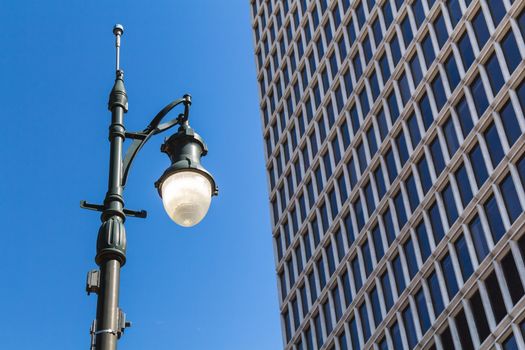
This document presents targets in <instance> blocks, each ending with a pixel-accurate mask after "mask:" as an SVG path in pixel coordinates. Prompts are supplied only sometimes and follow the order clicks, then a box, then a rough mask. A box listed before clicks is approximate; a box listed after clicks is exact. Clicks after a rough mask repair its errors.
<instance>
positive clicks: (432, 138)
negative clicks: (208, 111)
mask: <svg viewBox="0 0 525 350" xmlns="http://www.w3.org/2000/svg"><path fill="white" fill-rule="evenodd" d="M469 3H470V2H469V1H442V2H440V1H436V2H435V3H434V1H423V0H419V1H418V0H416V1H412V2H406V3H404V2H402V1H383V2H379V1H378V2H377V3H375V2H374V1H364V0H363V1H352V2H350V1H346V0H341V1H330V2H329V3H328V2H325V1H323V0H321V1H308V2H307V1H290V2H289V1H286V0H285V1H282V2H281V1H268V2H266V1H264V2H263V1H260V2H254V3H253V4H252V9H253V10H252V11H258V12H257V16H254V22H253V23H254V33H255V41H256V57H257V66H258V69H259V70H258V71H259V75H258V77H259V80H260V81H262V82H263V84H262V85H260V92H261V100H262V101H263V102H262V103H261V109H262V120H263V125H264V135H265V139H266V144H267V149H266V151H267V167H268V170H269V182H270V191H271V193H270V198H271V203H272V215H273V220H274V239H275V249H276V258H277V260H278V261H277V272H278V275H279V276H280V279H279V281H280V282H279V284H280V291H281V313H282V315H283V332H284V339H285V342H286V348H290V349H292V348H296V349H303V348H305V349H313V348H314V347H312V346H315V345H317V347H318V348H321V346H322V345H323V344H325V345H324V348H327V349H328V348H330V349H332V348H334V349H335V348H337V349H346V348H356V347H357V348H361V346H363V347H366V348H370V347H372V346H373V344H374V343H377V344H378V346H383V345H382V344H386V345H384V346H387V347H388V348H394V347H395V344H398V342H400V343H399V344H403V345H402V346H404V347H405V348H412V347H413V346H415V344H416V343H419V344H420V345H423V346H424V348H435V347H436V346H437V348H440V347H442V348H446V346H445V344H448V343H447V341H449V340H450V339H451V340H450V341H452V342H453V343H454V344H455V346H456V348H460V347H461V348H469V347H470V346H471V343H472V346H475V347H476V348H478V347H479V346H480V345H481V343H482V341H481V340H482V339H481V338H480V337H478V338H476V336H472V338H471V339H469V338H468V337H469V334H468V329H476V327H477V326H479V325H478V324H477V323H475V322H477V319H475V318H474V316H473V314H472V307H470V306H469V305H470V304H468V302H465V301H462V298H464V297H466V296H467V295H465V293H466V291H470V290H472V288H473V287H472V285H473V284H474V285H475V284H476V283H477V284H478V285H479V294H480V295H481V299H480V300H482V303H483V305H484V306H485V311H487V310H486V309H487V304H488V305H489V306H488V307H490V305H492V304H490V302H491V300H492V299H490V298H491V296H490V293H488V292H487V290H492V289H490V288H489V287H487V286H488V285H490V286H493V285H494V283H493V282H494V281H495V280H496V281H498V283H499V285H500V287H501V286H502V285H503V287H502V288H501V289H502V291H503V294H502V293H501V291H500V292H498V293H495V294H494V295H495V296H493V297H492V298H498V295H501V298H502V300H503V301H505V302H504V305H505V307H506V308H507V310H506V311H505V313H507V311H510V310H512V307H513V306H515V303H513V301H512V300H510V301H509V299H512V296H510V297H509V295H515V298H518V296H519V295H520V292H519V288H518V287H519V285H517V286H516V287H515V288H516V290H517V291H516V290H514V289H511V288H512V287H509V286H508V283H507V285H506V284H505V283H506V282H502V281H505V277H504V276H503V275H502V274H504V273H502V272H501V271H502V267H501V266H502V265H503V260H504V261H505V264H506V265H508V266H511V267H512V266H513V265H512V264H517V266H523V261H522V260H520V259H521V258H520V257H518V258H517V256H519V255H516V253H514V255H513V256H514V258H515V259H513V260H509V259H507V258H502V262H501V263H499V262H494V261H493V257H494V256H498V257H500V258H501V257H502V255H501V254H503V253H498V254H500V255H498V254H496V253H495V252H497V251H498V250H501V249H506V248H507V249H508V245H511V246H512V247H514V248H513V249H518V248H515V245H516V244H515V242H514V241H509V238H510V236H512V235H514V238H515V237H517V233H516V232H519V227H520V225H521V221H522V220H523V218H522V217H521V216H520V214H521V212H522V209H521V208H524V207H525V200H524V198H525V196H524V192H523V187H522V183H521V182H520V180H519V178H520V175H519V165H518V163H519V161H518V158H519V156H520V155H519V154H518V153H519V150H520V149H522V148H523V140H522V139H523V138H522V137H521V135H522V133H523V130H524V126H525V123H524V118H523V111H522V106H523V105H524V99H525V93H522V92H521V91H522V90H525V88H523V86H522V85H519V84H518V85H517V84H515V83H513V84H512V85H513V86H511V87H510V89H509V87H508V84H507V85H505V86H503V84H504V83H505V82H509V81H510V82H515V81H519V79H521V75H523V74H521V73H520V72H523V64H522V63H521V61H522V57H523V56H524V52H525V50H524V47H525V45H524V41H523V37H522V35H521V34H522V33H523V32H524V29H523V24H522V22H523V20H522V19H521V18H522V17H524V16H522V14H521V8H520V7H523V6H522V5H520V4H514V5H513V4H511V2H510V1H509V2H507V1H503V2H502V4H501V6H504V7H503V8H504V9H505V10H504V12H508V14H509V15H508V16H507V17H502V16H501V14H498V13H497V9H496V10H495V9H493V8H492V5H491V3H490V2H485V1H480V2H472V3H470V4H469ZM388 8H390V10H388ZM457 11H459V14H458V13H457ZM254 13H255V12H254ZM365 13H366V15H365ZM389 13H390V15H389ZM281 16H282V17H281ZM390 17H391V18H392V19H389V18H390ZM479 18H481V20H480V19H479ZM389 22H390V24H389V25H387V24H388V23H389ZM268 23H269V24H268ZM279 23H280V24H279ZM378 23H379V25H378ZM267 24H268V25H267ZM275 26H278V27H279V28H278V32H277V33H275ZM290 28H293V30H292V29H290ZM312 28H313V29H314V30H311V29H312ZM356 28H359V29H356ZM261 29H262V30H261ZM272 31H273V34H272ZM292 31H293V34H291V32H292ZM446 32H448V33H449V34H446V35H445V36H444V37H440V36H442V35H443V33H446ZM509 33H510V34H509ZM381 36H382V38H381ZM465 36H466V37H467V38H468V43H469V45H470V50H471V51H472V52H473V55H474V56H473V57H475V62H474V61H469V57H468V54H465V52H466V51H465V48H464V45H463V42H464V40H462V39H463V38H464V37H465ZM509 36H510V37H511V39H507V38H508V37H509ZM261 38H262V40H261ZM281 40H282V41H281ZM303 40H304V42H303ZM267 41H272V44H271V46H270V45H269V44H267ZM378 41H380V42H379V43H378ZM393 41H395V42H396V43H397V44H396V45H392V42H393ZM428 41H430V45H427V44H426V43H427V42H428ZM282 42H286V43H285V44H284V45H283V44H280V43H282ZM341 42H342V44H341ZM350 42H352V45H347V44H348V43H350ZM405 42H406V44H405ZM303 44H305V45H303ZM429 49H430V51H431V53H429V52H430V51H429ZM372 50H373V52H374V53H373V54H372ZM397 51H399V52H400V53H399V55H398V54H396V52H397ZM262 52H263V53H264V54H266V57H265V58H264V59H262V58H259V57H260V55H263V56H264V54H261V53H262ZM279 52H280V53H281V56H280V57H281V62H280V63H279V62H278V61H279V58H277V59H275V57H276V56H277V55H279ZM401 53H402V55H401ZM296 54H298V55H297V56H295V55H296ZM292 57H293V58H292ZM297 57H299V63H298V64H297V62H296V60H295V58H297ZM385 57H386V60H385V59H384V58H385ZM428 57H430V58H428ZM516 57H517V58H516ZM396 58H397V59H396ZM395 61H399V63H397V64H394V62H395ZM363 62H364V63H363ZM382 62H386V65H384V64H382ZM338 63H339V67H340V68H339V69H338V70H337V71H335V69H336V68H337V66H338ZM290 68H291V70H290ZM274 72H275V75H274V77H273V78H272V77H271V75H272V73H274ZM290 72H291V73H292V74H291V78H290V75H289V73H290ZM390 72H392V73H391V74H389V73H390ZM261 78H262V79H261ZM267 81H270V83H269V84H268V85H266V82H267ZM283 82H284V87H285V89H284V92H283V89H282V85H281V84H282V83H283ZM379 86H380V88H379ZM342 90H344V91H343V92H341V91H342ZM379 91H381V92H379ZM312 106H314V107H313V108H312ZM509 106H510V107H509ZM429 113H430V116H431V117H430V118H431V120H430V121H429V120H428V115H429ZM465 116H466V117H465ZM509 116H510V117H509ZM505 124H507V125H505ZM516 130H518V132H517V134H516ZM520 130H521V131H520ZM513 131H514V134H513ZM512 135H514V136H512ZM288 147H291V151H290V149H289V148H288ZM505 155H506V156H505ZM503 156H505V159H504V160H503V161H501V159H502V158H503ZM509 159H510V160H509ZM479 160H481V161H482V163H481V166H482V167H485V170H484V171H485V172H486V173H487V174H491V176H490V177H487V176H485V177H483V176H482V175H480V174H482V173H483V171H482V170H480V169H479V168H478V167H479V164H480V162H479ZM498 164H499V165H498ZM509 168H510V170H509ZM378 173H379V175H378ZM480 176H481V178H480ZM509 179H510V180H509ZM381 182H383V183H381ZM427 183H429V185H427ZM465 184H466V186H465ZM469 187H470V188H469ZM381 188H383V190H381ZM462 189H463V190H462ZM512 191H514V192H512ZM510 193H514V195H510ZM516 193H517V195H516ZM312 197H313V198H312ZM306 198H307V199H306ZM509 203H514V205H516V203H517V207H518V208H519V210H518V211H515V212H508V210H506V208H509ZM491 213H501V217H502V219H501V220H499V222H492V221H493V220H491V217H492V216H491V215H490V214H491ZM496 221H497V220H496ZM478 222H479V223H478ZM473 223H474V224H475V225H474V224H473ZM392 232H393V233H392ZM421 232H422V233H421ZM427 232H428V234H427ZM479 232H481V233H479ZM479 235H481V236H479ZM424 237H426V238H427V240H428V242H426V241H424V239H423V238H424ZM479 237H484V239H485V240H486V241H487V242H485V245H486V247H485V245H483V244H481V243H480V242H478V241H479ZM503 238H505V239H503ZM498 242H499V243H498ZM509 242H510V243H509ZM507 243H508V244H507ZM513 244H514V246H513ZM478 245H479V247H478ZM424 247H427V248H424ZM484 247H485V248H484ZM430 249H431V250H432V256H431V257H429V256H428V255H429V251H430ZM485 250H489V251H491V252H492V255H491V258H490V259H485V260H483V259H484V258H485V257H486V254H487V253H486V252H485ZM465 252H466V253H467V254H465ZM483 254H484V255H483ZM464 256H467V259H468V260H467V261H462V260H460V259H462V258H463V257H464ZM507 256H508V254H507ZM496 260H497V259H496ZM507 260H508V261H511V262H506V261H507ZM469 264H470V265H472V266H471V267H470V268H469V267H468V266H469ZM491 266H492V271H493V272H491V273H489V275H490V276H488V277H487V282H486V283H485V282H484V281H483V276H485V275H486V274H487V273H486V271H487V270H489V269H490V267H491ZM522 270H523V269H522ZM481 271H485V272H483V274H484V275H483V276H481ZM494 271H495V272H494ZM473 275H475V276H477V277H476V278H477V279H478V280H479V282H476V279H473V278H470V279H469V277H471V276H473ZM493 275H494V276H496V277H494V276H493ZM385 276H386V277H385ZM433 276H436V277H433ZM502 276H503V277H502ZM430 277H432V278H433V279H430ZM485 277H486V276H485ZM521 278H523V276H521ZM429 281H430V282H429ZM431 283H437V284H436V285H437V286H438V287H439V288H438V290H439V291H440V292H438V294H437V296H434V295H431V292H430V290H431V289H432V288H431ZM469 285H470V287H469V288H467V287H468V286H469ZM506 288H509V289H506ZM522 289H523V286H521V290H522ZM511 290H514V291H513V292H511ZM421 291H423V292H421ZM476 293H478V292H476ZM388 294H390V296H389V295H388ZM471 294H472V293H471ZM416 295H417V296H418V300H419V301H418V300H416ZM457 295H461V298H459V297H456V298H454V297H455V296H457ZM476 295H477V294H476ZM434 298H437V299H436V300H434ZM389 299H391V300H392V301H391V302H389V301H388V300H389ZM438 299H441V300H438ZM474 299H475V300H478V299H476V298H474ZM297 300H300V301H301V304H302V309H301V308H297V307H296V306H294V305H295V304H294V303H297V302H298V301H297ZM375 300H379V301H380V302H379V307H378V303H377V302H375ZM421 300H426V301H427V304H428V303H430V302H432V304H433V307H432V308H431V309H432V310H426V311H422V310H421V309H424V308H423V307H422V306H420V305H426V304H425V303H423V302H421ZM487 300H488V301H487ZM461 303H463V304H464V307H463V308H461ZM390 304H392V305H390ZM458 305H460V306H458ZM296 309H297V310H299V309H301V311H302V312H301V314H300V315H298V314H299V312H296V311H295V310H296ZM337 310H339V311H337ZM343 310H345V311H343ZM500 313H501V312H500ZM292 314H293V315H292ZM296 314H297V315H296ZM496 314H497V312H496V311H494V310H492V311H491V310H488V311H487V315H488V317H487V318H488V320H489V321H487V322H488V323H489V324H490V330H492V331H494V329H495V325H496V324H498V323H499V322H501V319H498V317H496V316H495V315H496ZM427 319H428V321H425V320H427ZM507 319H508V317H507V318H504V319H503V321H502V322H505V320H507ZM447 320H448V321H447ZM464 320H467V321H468V322H466V323H465V322H461V321H464ZM473 320H475V321H473ZM428 322H432V325H433V329H434V330H433V331H431V332H425V331H426V330H427V329H428V325H427V324H428ZM465 324H468V327H470V328H467V329H465V328H462V327H464V325H465ZM473 324H474V326H473ZM514 326H515V327H517V326H516V325H515V324H514ZM437 328H439V330H438V332H435V329H437ZM500 328H501V327H499V328H498V329H500ZM465 330H467V332H466V333H467V337H461V336H460V335H461V334H465ZM474 333H478V334H479V333H480V330H479V329H476V331H475V332H473V334H474ZM507 333H508V331H507ZM514 333H515V332H514ZM449 335H450V336H449ZM496 336H498V335H497V334H496ZM514 336H515V334H514ZM398 338H399V339H398ZM515 338H516V339H517V340H514V341H517V342H518V344H522V343H523V340H522V339H521V338H520V336H519V335H518V336H515ZM341 339H343V341H344V342H345V343H344V344H342V343H341V341H342V340H341ZM458 339H459V340H458ZM520 341H521V343H519V342H520ZM458 342H459V343H458ZM509 342H511V341H509ZM486 343H487V342H485V343H483V345H484V346H485V344H486ZM303 344H304V345H303ZM309 344H311V345H312V346H310V345H309ZM434 344H436V345H434ZM509 344H510V343H509ZM390 346H391V347H390ZM502 346H503V347H505V346H506V345H502ZM381 348H382V347H381Z"/></svg>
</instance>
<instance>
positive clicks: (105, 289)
mask: <svg viewBox="0 0 525 350" xmlns="http://www.w3.org/2000/svg"><path fill="white" fill-rule="evenodd" d="M113 32H114V33H115V35H116V39H117V41H116V46H117V72H116V79H115V84H114V86H113V89H112V90H111V94H110V98H109V104H108V108H109V110H110V111H111V115H112V117H111V125H110V127H109V141H110V159H109V180H108V191H107V193H106V197H105V199H104V211H103V212H102V216H101V221H102V225H101V226H100V229H99V232H98V238H97V255H96V258H95V261H96V262H97V264H98V265H99V266H100V289H99V292H98V299H97V319H96V325H95V336H96V339H95V348H96V350H115V349H116V348H117V340H118V338H119V336H120V325H119V317H121V312H120V309H119V306H118V302H119V286H120V268H121V267H122V266H123V265H124V264H125V262H126V230H125V227H124V221H125V219H126V215H125V214H124V199H123V197H122V190H123V189H122V144H123V142H124V139H125V129H124V113H126V112H127V111H128V99H127V95H126V89H125V88H124V73H123V72H122V71H121V70H120V69H119V63H118V51H119V46H120V36H121V35H122V33H123V29H122V27H121V26H116V27H115V29H114V31H113Z"/></svg>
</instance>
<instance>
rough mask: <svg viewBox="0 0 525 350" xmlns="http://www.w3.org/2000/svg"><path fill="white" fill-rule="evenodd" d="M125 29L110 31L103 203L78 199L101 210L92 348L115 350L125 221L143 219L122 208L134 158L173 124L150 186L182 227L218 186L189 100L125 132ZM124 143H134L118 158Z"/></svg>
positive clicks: (92, 280)
mask: <svg viewBox="0 0 525 350" xmlns="http://www.w3.org/2000/svg"><path fill="white" fill-rule="evenodd" d="M123 32H124V28H123V27H122V26H121V25H119V24H117V25H115V27H114V28H113V33H114V34H115V39H116V40H115V46H116V78H115V84H114V85H113V89H112V90H111V93H110V96H109V103H108V109H109V110H110V111H111V124H110V126H109V141H110V154H109V177H108V190H107V192H106V196H105V199H104V204H102V205H98V204H91V203H87V202H86V201H81V202H80V206H81V207H82V208H84V209H90V210H96V211H100V212H102V214H101V221H102V225H101V226H100V229H99V231H98V238H97V254H96V257H95V262H96V263H97V265H98V266H99V270H92V271H90V272H89V273H88V277H87V283H86V291H87V292H88V294H90V293H96V294H97V295H98V299H97V317H96V320H95V321H93V323H92V325H91V349H93V350H115V349H116V348H117V340H118V339H119V338H120V337H121V335H122V334H123V332H124V329H125V328H126V327H129V326H130V325H131V323H130V322H128V321H126V316H125V314H124V313H123V312H122V310H121V309H120V308H119V286H120V269H121V267H122V266H124V264H125V263H126V229H125V227H124V222H125V221H126V218H127V217H130V216H131V217H140V218H145V217H146V215H147V213H146V211H144V210H141V211H134V210H129V209H127V208H125V207H124V198H123V192H124V186H125V185H126V180H127V177H128V173H129V170H130V167H131V164H132V163H133V160H134V159H135V156H136V155H137V153H138V152H139V151H140V149H141V148H142V147H143V146H144V144H145V143H146V142H147V141H148V140H149V139H150V138H151V137H152V136H154V135H157V134H159V133H162V132H164V131H166V130H168V129H171V128H172V127H175V126H178V131H177V132H176V133H175V134H173V135H172V136H171V137H169V138H168V139H166V141H165V142H164V144H163V145H162V147H161V151H162V152H164V153H166V154H167V155H168V156H169V158H170V160H171V163H172V164H171V166H170V167H169V168H168V169H166V171H165V172H164V173H163V174H162V176H161V177H160V179H159V180H158V181H157V182H156V183H155V187H156V188H157V190H158V192H159V194H160V196H161V198H162V202H163V205H164V208H165V210H166V212H167V213H168V215H169V216H170V218H171V219H172V220H173V221H175V222H176V223H178V224H179V225H181V226H186V227H189V226H193V225H196V224H197V223H199V222H200V221H201V220H202V219H203V218H204V216H205V215H206V213H207V211H208V208H209V206H210V202H211V197H212V196H214V195H217V186H216V185H215V180H214V179H213V177H212V176H211V174H210V173H209V172H208V171H206V169H205V168H204V167H203V166H202V165H201V163H200V158H201V156H204V155H206V153H207V151H208V150H207V147H206V144H205V143H204V141H203V140H202V138H201V137H200V136H199V135H198V134H197V133H195V131H194V130H193V129H192V128H191V127H190V125H189V122H188V116H189V109H190V106H191V97H190V96H189V95H184V96H183V97H182V98H181V99H178V100H175V101H173V102H171V103H170V104H168V105H167V106H166V107H164V108H163V109H162V110H161V111H160V112H159V113H158V114H157V115H156V116H155V117H154V118H153V119H152V120H151V122H150V123H149V125H148V126H147V127H146V128H145V129H144V130H142V131H140V132H128V131H126V129H125V127H124V114H125V113H126V112H127V111H128V97H127V94H126V89H125V87H124V73H123V71H122V70H121V69H120V38H121V36H122V34H123ZM179 105H182V106H184V110H183V113H180V114H179V115H178V116H177V118H174V119H172V120H170V121H167V122H164V123H162V121H163V120H164V118H165V117H166V115H167V114H168V113H169V112H170V111H171V110H172V109H173V108H175V107H177V106H179ZM125 139H132V140H133V142H132V144H131V145H130V146H129V148H128V149H127V151H126V154H125V156H124V157H123V143H124V140H125Z"/></svg>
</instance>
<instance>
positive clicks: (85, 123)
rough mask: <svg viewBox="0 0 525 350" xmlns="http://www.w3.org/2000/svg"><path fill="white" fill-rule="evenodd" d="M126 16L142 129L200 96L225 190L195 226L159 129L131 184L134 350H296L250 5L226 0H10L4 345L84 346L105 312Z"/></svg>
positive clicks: (197, 122) (133, 104)
mask: <svg viewBox="0 0 525 350" xmlns="http://www.w3.org/2000/svg"><path fill="white" fill-rule="evenodd" d="M115 23H122V24H123V25H124V26H125V33H124V37H123V39H122V45H123V47H122V68H123V69H124V72H125V78H126V87H127V90H128V95H129V106H130V111H129V113H128V114H127V115H126V126H127V128H128V130H140V129H142V128H144V127H145V126H146V125H147V124H148V122H149V120H150V119H151V118H152V117H153V116H154V115H155V114H156V113H157V111H159V110H160V109H161V108H162V107H163V106H164V105H166V104H167V103H168V102H170V101H171V100H173V99H175V98H178V97H180V96H182V95H183V94H184V93H186V92H189V93H191V94H192V96H193V106H192V111H191V116H190V121H191V124H192V126H193V127H194V128H195V129H196V130H197V132H199V133H200V134H201V135H202V136H203V138H204V139H205V140H206V142H207V143H208V147H209V154H208V156H207V157H205V158H204V159H203V162H204V165H205V167H206V168H207V169H209V170H210V171H211V172H212V173H213V174H214V176H215V178H216V181H217V183H218V185H219V188H220V195H219V197H216V198H214V200H213V202H212V205H211V208H210V210H209V212H208V215H207V217H206V218H205V219H204V221H203V222H202V223H201V224H199V225H198V226H196V227H194V228H191V229H183V228H181V227H178V226H176V225H175V224H174V223H172V222H171V221H170V219H169V218H168V216H167V215H166V214H165V212H164V210H163V207H162V203H161V201H160V199H159V197H158V194H157V192H156V190H155V188H154V187H153V183H154V182H155V180H157V178H158V177H159V176H160V175H161V174H162V172H163V171H164V169H165V168H166V167H167V166H168V165H169V162H168V159H167V157H166V156H165V155H164V154H161V153H160V152H159V147H160V144H161V143H162V139H163V137H162V136H161V137H156V138H155V139H153V140H151V142H150V143H149V144H148V145H146V147H145V148H144V149H143V151H142V153H141V154H139V155H138V158H137V159H136V162H135V164H134V167H133V169H132V171H131V174H130V178H129V181H128V185H127V187H126V191H125V198H126V205H127V207H129V208H130V209H146V210H148V212H149V217H148V218H147V219H146V220H141V219H133V218H130V219H128V221H127V222H126V225H127V234H128V263H127V264H126V266H125V267H124V268H123V271H122V283H121V287H122V289H121V303H120V304H121V307H122V309H123V310H124V311H125V312H126V313H127V315H128V318H129V319H130V320H131V321H133V327H132V328H130V329H128V330H127V331H126V334H125V335H124V337H123V338H122V339H121V341H120V342H119V347H120V348H121V349H128V350H133V349H158V350H162V349H170V350H171V349H229V350H235V349H243V350H244V349H252V350H257V349H261V350H262V349H264V350H270V349H279V348H281V347H282V342H281V332H280V321H279V313H278V305H277V288H276V281H275V276H274V259H273V250H272V241H271V234H270V232H271V231H270V222H269V208H268V202H267V180H266V175H265V172H264V156H263V145H262V137H261V123H260V116H259V110H258V93H257V85H256V78H255V65H254V59H253V44H252V34H251V26H250V15H249V3H248V1H246V0H228V1H227V2H225V1H212V0H208V1H180V0H177V1H155V2H153V3H150V4H146V2H143V1H125V2H124V1H119V2H116V1H115V2H106V1H82V2H81V1H45V2H44V1H2V2H0V43H1V47H2V53H1V54H0V77H1V78H0V118H1V119H2V124H3V132H2V138H1V147H0V164H2V166H1V167H2V170H3V171H2V172H1V177H0V179H1V181H0V196H1V198H2V200H0V218H1V221H2V223H3V225H2V229H1V233H0V237H1V242H2V243H1V244H0V272H1V274H2V282H1V283H0V310H2V312H1V313H2V316H0V343H1V344H2V348H5V349H15V348H16V349H82V348H87V347H88V345H89V335H88V330H89V326H90V323H91V320H92V319H93V318H94V316H95V307H96V296H94V295H92V296H90V297H88V296H86V294H85V292H84V284H85V276H86V272H87V271H88V270H89V269H92V268H95V267H96V265H95V263H94V255H95V241H96V234H97V230H98V227H99V225H100V222H99V216H98V214H97V213H95V212H89V211H83V210H81V209H80V208H79V201H80V200H82V199H85V200H88V201H90V202H95V203H99V202H101V201H102V199H103V196H104V193H105V191H106V184H107V168H108V167H107V165H108V147H109V144H108V142H107V127H108V123H109V116H110V115H109V112H108V111H107V109H106V105H107V99H108V94H109V91H110V89H111V86H112V83H113V79H114V46H113V45H114V37H113V35H112V32H111V30H112V27H113V24H115Z"/></svg>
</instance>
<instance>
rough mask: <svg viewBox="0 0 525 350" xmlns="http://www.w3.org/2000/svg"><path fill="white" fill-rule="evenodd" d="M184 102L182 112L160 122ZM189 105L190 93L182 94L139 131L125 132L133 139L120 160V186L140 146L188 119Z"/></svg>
mask: <svg viewBox="0 0 525 350" xmlns="http://www.w3.org/2000/svg"><path fill="white" fill-rule="evenodd" d="M181 103H183V104H184V113H181V114H179V115H178V117H177V118H174V119H172V120H170V121H168V122H165V123H162V124H161V123H160V122H161V121H162V120H163V119H164V117H165V116H166V115H167V114H168V113H169V112H170V111H171V110H172V109H173V108H175V107H176V106H178V105H180V104H181ZM190 105H191V97H190V95H184V97H183V98H179V99H177V100H175V101H173V102H171V103H170V104H168V105H167V106H166V107H164V108H163V109H162V110H161V111H160V112H159V113H157V115H156V116H155V117H154V118H153V119H152V120H151V122H150V123H149V125H148V126H147V127H146V128H145V129H144V130H142V131H140V132H126V133H125V136H126V138H129V139H133V143H132V144H131V145H130V146H129V147H128V149H127V151H126V155H125V156H124V160H123V161H122V179H121V183H122V187H124V186H126V182H127V179H128V174H129V170H130V169H131V164H132V163H133V160H134V159H135V156H136V155H137V154H138V153H139V151H140V150H141V149H142V147H143V146H144V145H145V144H146V142H148V140H149V139H150V138H151V136H153V135H157V134H160V133H162V132H164V131H166V130H168V129H171V128H172V127H174V126H175V125H178V124H181V123H182V122H185V121H186V120H188V114H189V107H190Z"/></svg>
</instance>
